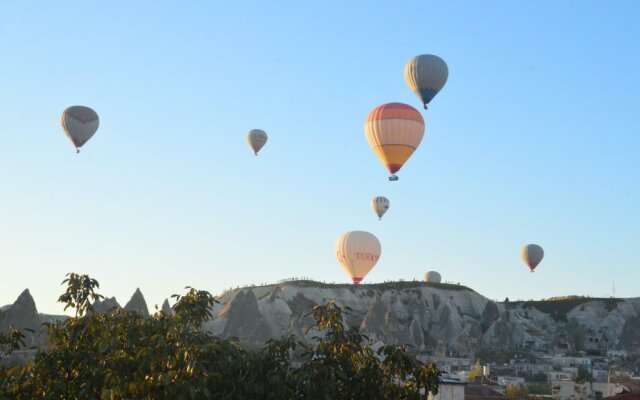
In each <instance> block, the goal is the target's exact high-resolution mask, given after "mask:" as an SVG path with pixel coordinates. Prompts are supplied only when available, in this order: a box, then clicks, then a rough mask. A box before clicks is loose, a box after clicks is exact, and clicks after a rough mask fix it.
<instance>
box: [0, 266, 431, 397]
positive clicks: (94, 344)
mask: <svg viewBox="0 0 640 400" xmlns="http://www.w3.org/2000/svg"><path fill="white" fill-rule="evenodd" d="M63 284H66V285H67V288H66V291H65V293H64V294H63V295H62V296H60V298H59V301H60V302H62V303H63V304H65V309H68V308H72V309H74V311H75V317H73V318H69V319H67V320H65V321H57V322H55V323H53V324H48V325H46V327H45V330H46V333H47V342H46V346H45V347H44V348H42V349H41V350H40V351H39V352H38V354H37V355H36V358H35V360H34V361H33V362H30V363H29V364H28V365H26V366H22V367H16V368H12V369H10V370H6V369H2V368H0V399H5V398H10V399H18V400H20V399H104V400H107V399H190V400H192V399H193V400H195V399H212V398H215V399H266V400H272V399H273V400H276V399H278V400H281V399H285V400H286V399H295V400H297V399H301V400H302V399H314V400H316V399H338V400H339V399H350V400H351V399H367V400H371V399H373V400H375V399H406V400H410V399H421V398H424V396H425V395H424V393H425V392H428V391H432V392H433V393H437V389H438V377H439V375H440V372H439V371H438V370H437V368H436V367H435V365H434V364H428V365H423V364H422V363H420V362H418V361H417V360H416V359H415V358H414V357H412V356H410V355H409V353H408V352H407V350H406V349H405V348H404V347H402V346H385V347H382V348H380V350H379V351H378V352H374V351H373V350H372V349H371V348H370V347H369V346H368V344H369V341H368V339H367V337H366V336H364V335H362V334H361V333H360V332H359V331H358V330H357V329H355V328H353V327H346V326H345V324H344V322H343V310H342V309H341V308H340V307H338V306H337V305H336V304H335V303H334V302H332V303H329V304H326V305H318V306H315V307H314V308H313V310H312V312H311V314H310V316H311V317H312V318H313V320H314V321H315V325H314V326H315V329H317V330H318V332H319V334H318V335H317V336H316V337H314V339H313V341H312V342H311V343H302V342H300V341H298V340H296V339H294V338H293V337H287V338H282V339H280V340H270V341H268V342H267V343H266V344H265V346H264V347H263V348H261V349H259V350H255V351H248V350H245V349H243V348H242V347H241V346H240V345H239V344H238V342H237V340H234V339H220V338H217V337H214V336H212V335H211V334H210V333H209V332H207V331H206V330H204V329H202V324H203V322H205V321H206V320H207V319H208V318H210V317H211V312H212V308H213V306H214V305H215V303H216V300H215V299H214V297H213V296H212V295H211V294H210V293H208V292H206V291H201V290H196V289H193V288H190V287H187V292H186V294H184V295H181V296H180V295H174V296H173V297H174V298H175V299H176V304H175V305H174V307H173V311H174V314H173V315H166V314H164V313H162V312H157V313H156V314H155V315H154V316H153V317H152V318H143V317H141V316H140V315H139V314H137V313H128V312H126V311H124V310H116V311H114V312H111V313H104V314H101V313H94V312H92V311H93V309H92V307H91V303H92V302H93V301H95V300H98V299H101V298H103V296H102V295H100V294H98V293H96V291H95V290H96V289H97V288H98V287H99V285H98V282H97V281H95V280H94V279H92V278H90V277H88V276H86V275H77V274H69V275H67V279H65V280H64V281H63ZM348 311H349V310H348V309H345V312H348ZM20 335H21V333H16V332H13V331H12V332H11V333H9V334H4V335H2V336H0V349H7V350H6V351H5V352H9V351H14V350H16V349H18V348H19V347H20V346H23V345H24V343H22V342H21V338H22V337H23V336H20ZM3 351H4V350H3ZM421 393H422V394H421Z"/></svg>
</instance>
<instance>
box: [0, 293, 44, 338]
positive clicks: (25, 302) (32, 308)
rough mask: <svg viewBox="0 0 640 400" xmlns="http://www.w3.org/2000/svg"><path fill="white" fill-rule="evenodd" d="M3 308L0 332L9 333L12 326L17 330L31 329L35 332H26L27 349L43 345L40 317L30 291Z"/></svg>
mask: <svg viewBox="0 0 640 400" xmlns="http://www.w3.org/2000/svg"><path fill="white" fill-rule="evenodd" d="M3 308H4V310H3V311H2V313H1V314H0V332H8V331H9V330H10V329H11V326H13V327H14V328H17V329H31V330H32V331H33V332H29V331H25V332H24V333H25V338H24V341H25V345H26V347H32V346H38V345H40V344H41V334H40V316H39V315H38V309H37V308H36V303H35V302H34V301H33V297H31V293H29V289H25V290H24V291H23V292H22V293H21V294H20V296H18V298H17V299H16V301H15V302H14V303H13V304H12V305H11V306H9V307H3Z"/></svg>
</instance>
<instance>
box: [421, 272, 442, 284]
mask: <svg viewBox="0 0 640 400" xmlns="http://www.w3.org/2000/svg"><path fill="white" fill-rule="evenodd" d="M422 281H423V282H428V283H440V282H442V276H440V274H439V273H438V272H436V271H429V272H426V273H425V274H424V278H422Z"/></svg>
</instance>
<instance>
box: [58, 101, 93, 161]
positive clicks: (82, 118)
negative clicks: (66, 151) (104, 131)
mask: <svg viewBox="0 0 640 400" xmlns="http://www.w3.org/2000/svg"><path fill="white" fill-rule="evenodd" d="M60 123H61V124H62V129H63V130H64V133H65V134H66V135H67V137H68V138H69V140H71V143H73V147H75V148H76V153H79V152H80V147H82V146H83V145H84V144H85V143H87V141H89V139H91V137H92V136H93V135H94V134H95V133H96V131H97V130H98V126H99V125H100V119H99V118H98V114H97V113H96V112H95V111H93V110H92V109H90V108H89V107H85V106H72V107H69V108H67V109H66V110H64V111H63V112H62V117H61V119H60Z"/></svg>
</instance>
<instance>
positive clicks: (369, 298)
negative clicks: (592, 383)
mask: <svg viewBox="0 0 640 400" xmlns="http://www.w3.org/2000/svg"><path fill="white" fill-rule="evenodd" d="M333 299H335V301H336V303H337V304H338V305H339V306H341V307H343V306H349V307H350V308H351V309H352V311H351V312H349V313H348V314H347V315H345V323H347V324H349V325H352V326H357V327H360V328H361V329H362V330H363V332H364V333H365V334H366V335H368V336H369V337H370V338H371V339H373V340H374V341H378V342H380V343H385V344H409V345H411V346H413V347H414V348H416V349H418V350H420V351H426V352H430V353H436V354H438V353H441V354H443V355H444V354H445V353H446V352H455V353H464V354H466V353H469V352H474V351H477V350H479V349H480V348H494V349H498V348H499V349H505V348H510V349H523V348H525V349H530V350H533V351H535V350H538V351H541V352H546V351H549V350H553V349H554V348H556V349H559V350H560V351H567V350H586V351H589V350H596V351H606V350H607V349H615V348H619V349H627V350H630V351H638V350H640V334H638V333H637V332H640V298H632V299H588V298H564V299H557V300H548V301H532V302H511V303H509V302H507V303H498V302H493V301H490V300H488V299H487V298H485V297H484V296H481V295H480V294H478V293H476V292H474V291H473V290H471V289H469V288H466V287H464V286H458V285H447V284H435V283H423V282H396V283H386V284H372V285H360V286H353V285H326V284H322V283H317V282H310V281H293V282H286V283H281V284H276V285H267V286H260V287H251V288H243V289H237V290H232V291H228V292H225V293H223V294H222V295H221V296H220V297H219V300H220V301H221V304H219V305H216V307H215V308H214V313H213V314H214V317H213V319H212V320H211V321H209V322H208V323H207V328H208V329H209V330H210V331H211V332H212V333H213V334H215V335H218V336H221V337H228V336H235V337H238V338H240V340H242V341H244V342H245V343H254V344H257V343H259V342H261V341H264V340H265V339H266V338H270V337H273V338H279V337H281V336H283V335H295V336H297V337H299V338H306V339H309V338H310V337H311V336H313V335H315V334H316V333H317V332H314V331H313V330H312V331H311V332H309V333H308V334H305V333H304V332H305V329H306V328H307V327H308V326H310V325H311V324H312V320H311V318H310V317H309V316H308V314H309V312H310V311H311V309H312V307H313V306H314V305H315V304H324V303H327V302H328V301H330V300H333Z"/></svg>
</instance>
